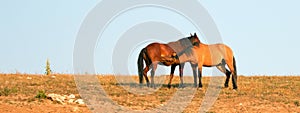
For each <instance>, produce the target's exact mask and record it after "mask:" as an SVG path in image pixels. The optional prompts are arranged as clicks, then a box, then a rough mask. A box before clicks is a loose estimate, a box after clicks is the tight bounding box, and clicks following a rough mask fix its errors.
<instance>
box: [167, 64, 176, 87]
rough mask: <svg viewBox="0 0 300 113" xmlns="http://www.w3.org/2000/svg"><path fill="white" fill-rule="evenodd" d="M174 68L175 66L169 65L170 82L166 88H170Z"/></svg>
mask: <svg viewBox="0 0 300 113" xmlns="http://www.w3.org/2000/svg"><path fill="white" fill-rule="evenodd" d="M175 68H176V65H171V73H170V80H169V84H168V88H171V83H172V79H173V76H174V71H175Z"/></svg>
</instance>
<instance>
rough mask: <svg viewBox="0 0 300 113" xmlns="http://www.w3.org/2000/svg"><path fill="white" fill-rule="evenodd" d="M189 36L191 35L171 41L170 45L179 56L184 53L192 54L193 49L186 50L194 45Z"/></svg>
mask: <svg viewBox="0 0 300 113" xmlns="http://www.w3.org/2000/svg"><path fill="white" fill-rule="evenodd" d="M188 38H189V37H185V38H182V39H179V40H177V41H174V42H169V43H168V46H170V47H171V48H172V49H173V50H174V51H175V52H176V53H177V55H178V56H180V55H182V54H184V53H185V54H187V55H192V51H186V50H187V49H189V48H191V47H193V44H192V43H191V42H190V40H189V39H188Z"/></svg>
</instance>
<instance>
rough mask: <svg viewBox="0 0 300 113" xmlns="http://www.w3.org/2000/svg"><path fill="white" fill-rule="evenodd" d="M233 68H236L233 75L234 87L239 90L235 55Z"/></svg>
mask: <svg viewBox="0 0 300 113" xmlns="http://www.w3.org/2000/svg"><path fill="white" fill-rule="evenodd" d="M233 68H234V73H233V75H232V83H233V89H235V90H237V87H238V86H237V69H236V62H235V58H234V57H233Z"/></svg>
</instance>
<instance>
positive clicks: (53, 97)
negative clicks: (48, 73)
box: [47, 93, 66, 104]
mask: <svg viewBox="0 0 300 113" xmlns="http://www.w3.org/2000/svg"><path fill="white" fill-rule="evenodd" d="M47 98H49V99H51V100H52V101H55V102H57V103H60V104H65V99H66V97H64V96H61V95H58V94H54V93H50V94H48V95H47Z"/></svg>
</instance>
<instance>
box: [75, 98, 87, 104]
mask: <svg viewBox="0 0 300 113" xmlns="http://www.w3.org/2000/svg"><path fill="white" fill-rule="evenodd" d="M75 103H77V104H79V105H84V104H85V103H84V102H83V100H82V99H77V100H76V101H75Z"/></svg>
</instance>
